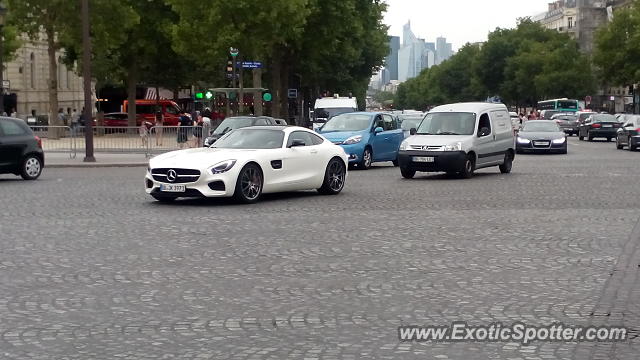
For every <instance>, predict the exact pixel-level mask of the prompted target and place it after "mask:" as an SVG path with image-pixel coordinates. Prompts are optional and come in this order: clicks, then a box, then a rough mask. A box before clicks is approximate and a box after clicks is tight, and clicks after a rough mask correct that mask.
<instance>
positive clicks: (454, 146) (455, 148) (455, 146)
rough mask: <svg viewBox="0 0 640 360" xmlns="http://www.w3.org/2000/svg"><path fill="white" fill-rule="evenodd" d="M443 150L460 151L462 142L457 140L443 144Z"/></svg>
mask: <svg viewBox="0 0 640 360" xmlns="http://www.w3.org/2000/svg"><path fill="white" fill-rule="evenodd" d="M444 151H462V143H461V142H457V143H455V144H451V145H445V147H444Z"/></svg>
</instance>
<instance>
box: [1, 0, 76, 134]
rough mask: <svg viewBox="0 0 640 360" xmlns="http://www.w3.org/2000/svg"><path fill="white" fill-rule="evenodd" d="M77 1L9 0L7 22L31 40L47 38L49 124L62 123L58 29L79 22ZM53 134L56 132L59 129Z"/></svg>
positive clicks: (59, 31)
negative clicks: (58, 112) (59, 94)
mask: <svg viewBox="0 0 640 360" xmlns="http://www.w3.org/2000/svg"><path fill="white" fill-rule="evenodd" d="M75 3H76V2H75V1H69V0H8V8H9V9H10V11H9V13H8V14H9V15H8V22H9V24H11V25H12V26H15V28H16V30H17V31H19V32H21V33H25V34H26V35H27V36H28V38H29V39H31V40H32V41H38V40H45V41H46V43H47V57H48V59H49V80H48V85H49V86H48V91H49V124H51V125H63V124H60V123H59V121H58V117H57V116H56V114H57V111H58V77H57V73H58V63H57V56H56V52H57V51H58V50H59V49H60V47H61V43H60V37H58V36H57V34H59V33H63V32H65V31H66V30H67V27H68V26H69V24H77V23H78V18H77V14H78V12H74V4H75ZM50 135H53V137H56V136H57V132H53V133H51V134H50Z"/></svg>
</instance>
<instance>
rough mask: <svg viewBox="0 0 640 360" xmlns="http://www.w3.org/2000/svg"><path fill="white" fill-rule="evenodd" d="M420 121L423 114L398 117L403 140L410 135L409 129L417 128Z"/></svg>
mask: <svg viewBox="0 0 640 360" xmlns="http://www.w3.org/2000/svg"><path fill="white" fill-rule="evenodd" d="M422 119H424V114H423V113H415V114H401V115H398V121H399V122H400V128H401V129H402V132H403V134H404V137H405V139H406V138H408V137H409V136H410V135H411V134H410V130H411V129H413V128H417V127H418V125H420V122H421V121H422Z"/></svg>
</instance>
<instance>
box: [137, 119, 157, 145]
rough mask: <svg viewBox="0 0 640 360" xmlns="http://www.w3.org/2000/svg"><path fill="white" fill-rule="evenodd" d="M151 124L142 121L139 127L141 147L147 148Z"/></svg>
mask: <svg viewBox="0 0 640 360" xmlns="http://www.w3.org/2000/svg"><path fill="white" fill-rule="evenodd" d="M152 125H153V124H151V123H150V122H148V121H143V122H142V124H141V125H140V128H139V129H138V131H139V132H140V141H141V142H142V147H147V146H149V129H150V128H151V126H152Z"/></svg>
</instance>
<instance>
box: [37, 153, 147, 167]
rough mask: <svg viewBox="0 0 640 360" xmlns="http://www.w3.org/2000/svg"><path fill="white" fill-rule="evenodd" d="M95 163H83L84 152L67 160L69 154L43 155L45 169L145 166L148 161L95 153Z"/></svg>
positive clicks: (138, 155)
mask: <svg viewBox="0 0 640 360" xmlns="http://www.w3.org/2000/svg"><path fill="white" fill-rule="evenodd" d="M94 157H95V158H96V162H92V163H90V162H84V161H83V160H84V151H82V152H81V151H78V155H77V156H76V158H75V159H70V158H69V153H62V152H60V153H57V152H46V151H45V154H44V164H45V168H92V167H130V166H147V164H148V163H149V159H148V158H146V157H145V156H144V154H114V153H102V152H97V153H95V154H94Z"/></svg>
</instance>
